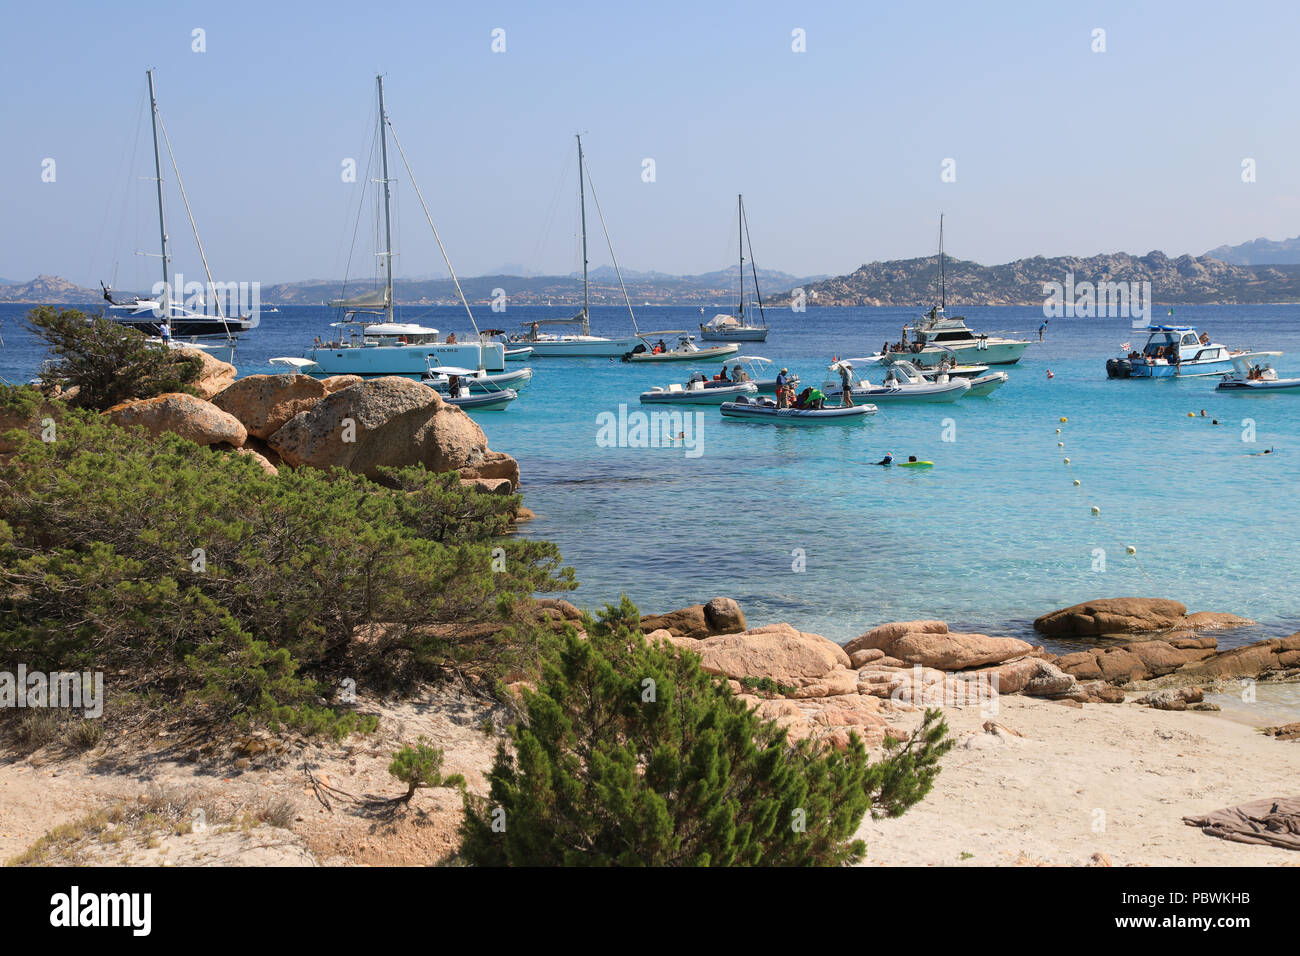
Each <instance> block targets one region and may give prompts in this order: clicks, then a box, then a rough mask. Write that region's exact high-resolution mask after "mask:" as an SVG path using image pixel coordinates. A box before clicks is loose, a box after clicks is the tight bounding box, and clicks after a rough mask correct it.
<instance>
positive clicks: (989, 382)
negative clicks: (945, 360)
mask: <svg viewBox="0 0 1300 956" xmlns="http://www.w3.org/2000/svg"><path fill="white" fill-rule="evenodd" d="M978 368H979V366H970V365H967V366H957V369H962V370H969V369H978ZM917 372H918V373H919V374H920V376H921V377H922V378H923V379H925V380H926V381H927V382H937V381H939V380H940V379H941V377H942V376H944V375H946V376H948V379H950V380H951V379H957V378H962V379H964V380H965V381H967V382H970V391H968V392H967V393H966V397H967V398H984V397H986V396H988V395H992V394H993V393H994V392H996V391H997V390H998V389H999V388H1001V387H1002V386H1003V385H1005V384H1006V383H1007V381H1008V380H1009V379H1010V378H1011V376H1010V375H1008V374H1007V373H1006V372H990V371H989V370H988V367H987V366H985V367H984V371H983V374H975V375H958V374H957V372H956V370H955V369H952V368H948V367H947V366H945V365H942V364H940V365H938V366H937V367H935V368H932V369H925V368H919V369H917Z"/></svg>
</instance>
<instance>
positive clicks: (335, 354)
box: [270, 76, 506, 379]
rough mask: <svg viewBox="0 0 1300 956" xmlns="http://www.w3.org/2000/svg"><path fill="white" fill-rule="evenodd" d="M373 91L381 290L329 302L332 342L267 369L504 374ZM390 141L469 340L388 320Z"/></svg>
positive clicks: (498, 350)
mask: <svg viewBox="0 0 1300 956" xmlns="http://www.w3.org/2000/svg"><path fill="white" fill-rule="evenodd" d="M375 80H376V83H377V85H378V91H379V131H378V140H379V148H380V157H381V162H382V169H383V178H382V179H381V180H380V182H381V183H382V185H383V197H384V201H383V209H384V217H383V218H384V251H383V252H382V253H380V255H382V257H383V259H384V287H383V288H382V289H377V290H375V291H372V292H365V293H362V294H361V295H357V296H352V297H351V298H343V299H335V300H334V301H332V302H330V303H329V305H330V307H331V308H336V309H342V310H343V320H342V321H341V322H334V323H331V328H333V329H334V336H333V338H332V339H328V340H324V341H323V340H321V339H317V340H316V342H315V343H314V344H313V345H312V347H311V348H309V349H307V350H305V351H304V352H303V357H302V358H291V357H283V356H282V357H279V358H273V359H271V360H270V361H271V364H273V365H288V366H290V367H292V368H296V369H298V370H299V371H302V372H305V373H307V374H310V375H317V376H330V375H360V376H363V377H366V378H373V377H375V376H381V375H400V376H403V377H405V378H415V379H419V378H422V377H423V376H424V375H425V373H426V372H427V371H428V370H429V367H430V365H431V364H432V365H435V366H440V365H448V366H452V365H454V366H466V365H469V366H472V367H475V368H481V369H484V370H486V371H489V372H501V371H504V369H505V362H506V359H505V346H503V345H502V344H501V343H500V342H493V341H490V340H488V341H484V339H483V337H482V336H481V335H479V333H478V325H477V323H476V322H475V321H474V313H473V312H472V311H471V310H470V307H469V302H468V301H467V300H466V299H465V294H464V292H462V291H461V288H460V281H459V280H458V279H457V278H456V273H455V270H453V269H452V268H451V259H450V258H449V257H448V256H447V250H446V249H445V248H444V247H443V244H442V239H441V237H440V236H439V235H438V229H437V227H436V226H434V224H433V217H432V216H431V215H430V214H429V207H428V206H427V205H425V202H424V196H423V194H422V193H421V192H420V187H419V186H418V185H416V184H415V176H414V174H413V173H412V172H411V166H410V164H409V163H408V162H407V161H406V153H405V152H404V151H403V150H402V144H401V143H400V142H399V141H398V139H397V132H396V130H394V129H393V124H392V121H391V120H390V119H389V117H388V112H387V110H386V109H385V108H384V78H383V77H382V76H378V77H376V78H375ZM389 136H392V138H393V145H394V146H396V147H397V150H398V153H399V154H400V155H401V157H402V163H403V165H404V166H405V167H406V172H407V176H408V177H409V178H410V180H411V185H412V186H413V187H414V188H415V194H416V196H417V197H419V200H420V205H421V206H422V207H423V209H424V215H425V218H426V219H427V220H428V222H429V227H430V228H431V229H432V230H433V236H434V238H435V239H436V240H437V242H438V249H439V250H440V251H441V252H442V256H443V261H444V262H445V263H446V264H447V270H448V272H450V273H451V278H452V283H453V284H454V285H455V287H456V293H457V295H458V296H459V297H460V301H461V303H462V304H463V305H464V306H465V312H466V313H467V314H468V315H469V320H470V324H471V325H473V326H474V332H475V336H474V338H475V341H473V342H464V343H460V342H448V341H446V340H445V339H443V338H442V336H441V333H440V332H439V331H438V330H437V329H435V328H432V327H430V326H425V325H418V324H414V323H405V322H397V321H395V320H394V315H393V229H392V181H391V180H390V179H389V176H388V137H389Z"/></svg>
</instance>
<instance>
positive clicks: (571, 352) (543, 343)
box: [528, 335, 641, 358]
mask: <svg viewBox="0 0 1300 956" xmlns="http://www.w3.org/2000/svg"><path fill="white" fill-rule="evenodd" d="M640 341H641V340H640V339H638V338H637V337H636V336H630V337H628V338H623V339H605V338H601V337H600V336H597V335H561V336H556V337H555V338H553V339H529V340H528V344H529V345H530V346H532V349H533V358H617V357H618V356H620V355H623V354H624V353H626V352H629V351H631V350H632V349H634V348H636V347H637V345H638V343H639V342H640Z"/></svg>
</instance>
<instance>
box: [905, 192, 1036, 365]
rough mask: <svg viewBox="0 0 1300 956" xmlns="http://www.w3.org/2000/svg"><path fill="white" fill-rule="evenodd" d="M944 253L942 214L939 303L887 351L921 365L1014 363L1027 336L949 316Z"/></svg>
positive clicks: (1025, 345) (1025, 342)
mask: <svg viewBox="0 0 1300 956" xmlns="http://www.w3.org/2000/svg"><path fill="white" fill-rule="evenodd" d="M944 263H945V259H944V254H943V217H942V216H940V217H939V304H938V305H936V306H934V307H933V308H931V309H930V311H929V312H927V313H926V314H925V315H924V316H922V317H921V318H920V319H918V320H917V321H915V322H912V323H911V324H909V325H905V326H904V327H903V337H902V339H901V340H900V341H898V342H896V343H894V344H893V345H889V344H888V343H886V348H885V352H886V353H887V354H889V355H893V356H896V357H898V358H903V359H906V360H907V361H910V362H912V363H913V364H915V365H918V366H921V367H927V368H928V367H930V366H932V365H938V364H939V363H940V362H942V361H943V360H944V359H945V358H949V359H950V360H951V356H953V355H956V357H957V359H958V361H959V362H960V363H962V364H977V365H1014V364H1015V363H1016V362H1019V361H1020V357H1021V356H1022V355H1024V354H1025V349H1027V348H1029V344H1030V343H1029V342H1027V341H1025V340H1024V339H1011V338H1006V337H1004V336H999V335H994V334H989V333H982V332H974V331H972V330H971V328H970V327H969V326H968V325H967V324H966V319H965V318H964V317H963V316H960V315H948V314H947V312H946V311H945V308H946V306H947V278H946V272H945V267H944Z"/></svg>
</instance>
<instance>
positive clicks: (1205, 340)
mask: <svg viewBox="0 0 1300 956" xmlns="http://www.w3.org/2000/svg"><path fill="white" fill-rule="evenodd" d="M1197 341H1198V342H1200V343H1201V344H1202V345H1209V344H1210V333H1209V332H1202V333H1201V337H1200V338H1199V339H1197Z"/></svg>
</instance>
